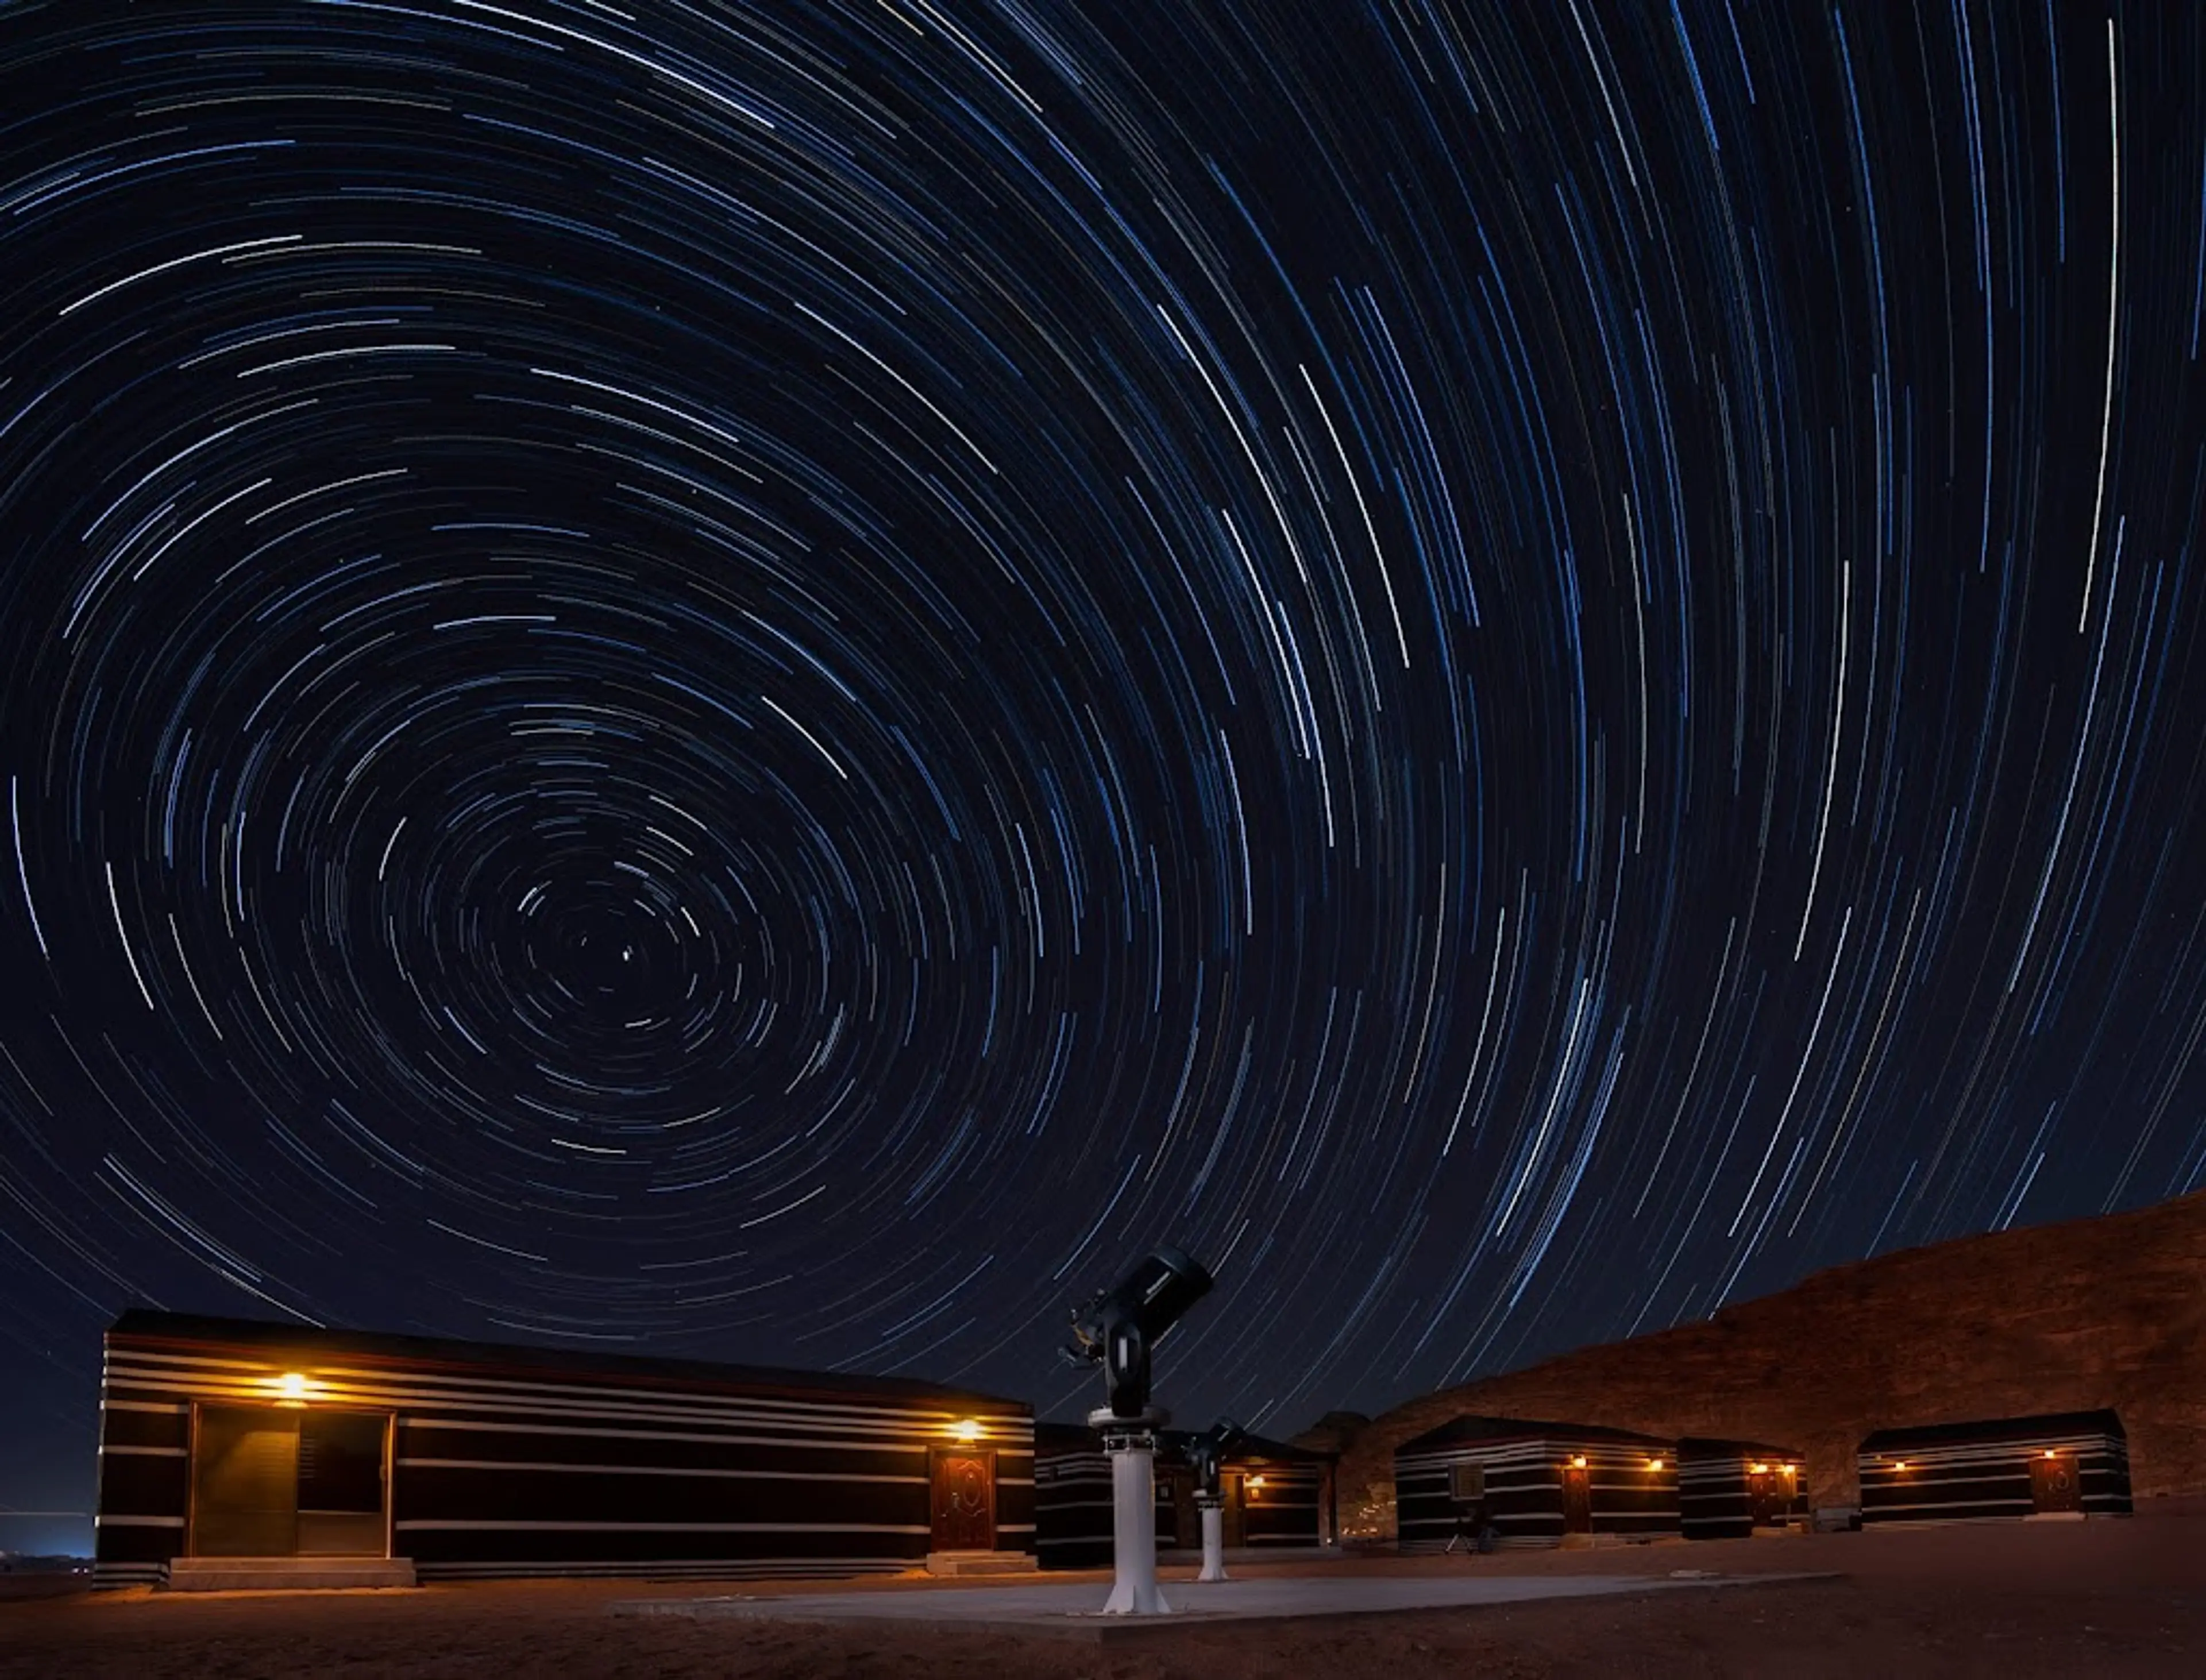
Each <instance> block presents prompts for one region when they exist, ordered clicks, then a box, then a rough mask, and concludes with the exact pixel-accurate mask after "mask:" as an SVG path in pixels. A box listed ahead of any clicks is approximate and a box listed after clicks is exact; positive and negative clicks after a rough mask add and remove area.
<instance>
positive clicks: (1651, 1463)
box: [1647, 1458, 1662, 1470]
mask: <svg viewBox="0 0 2206 1680" xmlns="http://www.w3.org/2000/svg"><path fill="white" fill-rule="evenodd" d="M1647 1468H1648V1469H1650V1470H1659V1469H1661V1468H1662V1461H1661V1460H1660V1459H1659V1458H1650V1459H1649V1460H1648V1461H1647Z"/></svg>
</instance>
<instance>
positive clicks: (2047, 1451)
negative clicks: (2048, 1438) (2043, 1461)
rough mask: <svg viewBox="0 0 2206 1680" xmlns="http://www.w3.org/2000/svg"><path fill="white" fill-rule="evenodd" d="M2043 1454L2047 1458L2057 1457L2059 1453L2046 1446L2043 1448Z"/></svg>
mask: <svg viewBox="0 0 2206 1680" xmlns="http://www.w3.org/2000/svg"><path fill="white" fill-rule="evenodd" d="M2045 1456H2046V1457H2048V1458H2058V1457H2060V1454H2059V1453H2057V1452H2055V1451H2054V1450H2053V1449H2052V1448H2051V1447H2048V1448H2046V1449H2045Z"/></svg>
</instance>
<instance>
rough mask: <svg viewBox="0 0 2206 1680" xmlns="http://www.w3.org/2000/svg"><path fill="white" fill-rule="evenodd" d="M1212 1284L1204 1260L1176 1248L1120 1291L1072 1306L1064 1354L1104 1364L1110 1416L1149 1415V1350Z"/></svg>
mask: <svg viewBox="0 0 2206 1680" xmlns="http://www.w3.org/2000/svg"><path fill="white" fill-rule="evenodd" d="M1210 1286H1211V1276H1210V1273H1209V1272H1207V1271H1205V1270H1204V1269H1203V1267H1202V1266H1201V1262H1199V1261H1197V1260H1195V1259H1193V1258H1192V1257H1191V1256H1189V1254H1186V1253H1185V1252H1183V1250H1181V1249H1178V1248H1158V1249H1155V1250H1154V1251H1153V1252H1152V1253H1150V1254H1148V1256H1147V1257H1146V1258H1145V1259H1143V1260H1142V1261H1141V1262H1140V1263H1139V1264H1138V1265H1136V1266H1135V1267H1134V1269H1133V1271H1132V1272H1130V1273H1129V1274H1128V1276H1127V1278H1126V1279H1125V1281H1124V1282H1123V1283H1121V1284H1119V1285H1118V1287H1117V1288H1116V1289H1108V1290H1100V1291H1098V1292H1097V1294H1096V1296H1095V1297H1094V1299H1093V1300H1091V1301H1090V1302H1088V1304H1087V1305H1086V1306H1084V1307H1076V1308H1073V1311H1072V1334H1071V1336H1070V1338H1069V1339H1068V1340H1067V1341H1066V1343H1065V1344H1064V1347H1063V1349H1060V1352H1061V1354H1062V1355H1063V1357H1064V1360H1065V1361H1066V1362H1067V1363H1068V1364H1072V1365H1081V1366H1088V1367H1096V1366H1100V1367H1102V1371H1103V1382H1104V1386H1105V1388H1106V1390H1107V1391H1109V1397H1110V1403H1111V1407H1110V1409H1111V1415H1112V1417H1114V1418H1122V1419H1125V1420H1127V1421H1137V1420H1143V1419H1147V1418H1148V1416H1149V1355H1150V1353H1151V1351H1152V1350H1153V1349H1154V1348H1155V1347H1156V1344H1157V1343H1159V1342H1160V1341H1162V1340H1163V1339H1164V1337H1165V1333H1166V1331H1169V1330H1170V1329H1171V1328H1172V1326H1174V1325H1176V1324H1178V1322H1179V1321H1180V1320H1182V1319H1183V1318H1184V1317H1186V1316H1187V1312H1188V1309H1189V1308H1191V1307H1193V1306H1194V1305H1195V1302H1198V1301H1200V1300H1201V1299H1202V1297H1203V1296H1206V1295H1207V1294H1209V1293H1210Z"/></svg>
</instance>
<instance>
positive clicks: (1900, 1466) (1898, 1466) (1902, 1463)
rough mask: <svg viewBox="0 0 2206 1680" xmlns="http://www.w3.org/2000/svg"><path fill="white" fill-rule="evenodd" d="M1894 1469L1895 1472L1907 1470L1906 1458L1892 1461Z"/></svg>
mask: <svg viewBox="0 0 2206 1680" xmlns="http://www.w3.org/2000/svg"><path fill="white" fill-rule="evenodd" d="M1892 1468H1893V1469H1895V1470H1904V1469H1906V1468H1907V1461H1906V1460H1905V1458H1895V1459H1893V1461H1892Z"/></svg>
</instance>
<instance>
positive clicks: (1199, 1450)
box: [1187, 1417, 1248, 1499]
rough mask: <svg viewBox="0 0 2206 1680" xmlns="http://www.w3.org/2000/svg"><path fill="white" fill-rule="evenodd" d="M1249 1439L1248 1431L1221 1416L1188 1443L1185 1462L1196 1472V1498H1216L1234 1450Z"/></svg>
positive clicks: (1222, 1495)
mask: <svg viewBox="0 0 2206 1680" xmlns="http://www.w3.org/2000/svg"><path fill="white" fill-rule="evenodd" d="M1247 1438H1248V1432H1247V1431H1245V1430H1243V1428H1242V1427H1241V1426H1240V1425H1239V1424H1237V1423H1236V1422H1234V1421H1233V1420H1232V1419H1231V1418H1230V1417H1221V1418H1220V1419H1219V1420H1218V1421H1217V1422H1215V1423H1213V1424H1212V1425H1211V1426H1210V1427H1209V1428H1208V1429H1207V1431H1205V1432H1204V1433H1202V1434H1200V1435H1198V1436H1196V1437H1195V1439H1194V1440H1192V1441H1190V1442H1189V1443H1188V1447H1187V1462H1188V1464H1189V1468H1190V1469H1193V1470H1194V1472H1195V1498H1197V1499H1218V1498H1223V1497H1224V1494H1223V1493H1222V1492H1220V1488H1219V1473H1220V1472H1221V1470H1222V1469H1224V1467H1225V1461H1226V1459H1227V1458H1229V1457H1231V1456H1232V1452H1233V1449H1234V1448H1236V1447H1237V1446H1239V1445H1241V1443H1242V1442H1243V1440H1245V1439H1247Z"/></svg>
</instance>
